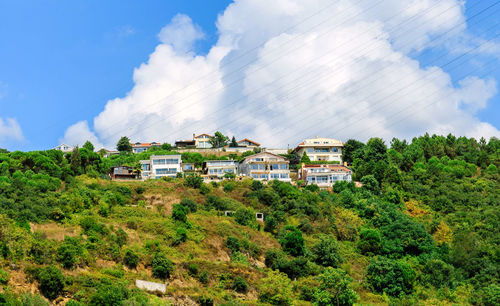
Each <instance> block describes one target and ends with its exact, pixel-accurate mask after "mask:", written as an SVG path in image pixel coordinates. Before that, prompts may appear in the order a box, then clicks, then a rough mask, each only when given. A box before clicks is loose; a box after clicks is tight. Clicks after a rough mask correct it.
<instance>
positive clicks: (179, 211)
mask: <svg viewBox="0 0 500 306" xmlns="http://www.w3.org/2000/svg"><path fill="white" fill-rule="evenodd" d="M172 218H173V219H174V220H176V221H180V222H184V223H186V222H187V216H186V208H185V207H184V206H182V205H180V204H174V208H173V210H172Z"/></svg>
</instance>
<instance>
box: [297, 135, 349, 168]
mask: <svg viewBox="0 0 500 306" xmlns="http://www.w3.org/2000/svg"><path fill="white" fill-rule="evenodd" d="M343 147H344V143H343V142H342V141H340V140H337V139H332V138H318V137H316V138H311V139H305V140H304V141H303V142H301V143H300V144H299V145H298V146H297V147H296V148H295V150H294V151H295V152H297V154H298V155H299V156H301V157H302V155H304V153H307V156H308V157H309V159H310V160H311V161H326V162H332V161H338V162H339V163H340V162H342V148H343Z"/></svg>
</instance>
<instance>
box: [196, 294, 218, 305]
mask: <svg viewBox="0 0 500 306" xmlns="http://www.w3.org/2000/svg"><path fill="white" fill-rule="evenodd" d="M197 300H198V304H199V305H200V306H213V305H214V299H212V298H211V297H208V296H200V297H198V299H197Z"/></svg>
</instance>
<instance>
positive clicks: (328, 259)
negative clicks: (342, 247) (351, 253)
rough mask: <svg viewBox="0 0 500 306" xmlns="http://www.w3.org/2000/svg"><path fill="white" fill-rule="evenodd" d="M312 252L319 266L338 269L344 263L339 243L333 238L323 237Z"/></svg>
mask: <svg viewBox="0 0 500 306" xmlns="http://www.w3.org/2000/svg"><path fill="white" fill-rule="evenodd" d="M311 251H312V253H313V254H314V261H315V262H316V263H317V264H318V265H322V266H325V267H334V268H336V267H338V266H339V265H340V264H341V263H342V262H343V260H342V257H341V256H340V254H339V246H338V244H337V241H336V240H335V239H334V238H333V237H331V236H328V235H321V236H320V238H319V242H318V243H316V244H315V245H314V246H313V247H312V250H311Z"/></svg>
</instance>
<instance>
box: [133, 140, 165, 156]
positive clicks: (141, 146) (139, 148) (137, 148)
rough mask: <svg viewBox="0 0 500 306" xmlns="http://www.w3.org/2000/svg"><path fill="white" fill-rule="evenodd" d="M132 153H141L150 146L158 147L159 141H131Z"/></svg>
mask: <svg viewBox="0 0 500 306" xmlns="http://www.w3.org/2000/svg"><path fill="white" fill-rule="evenodd" d="M131 145H132V153H134V154H137V153H142V152H145V151H147V150H148V149H149V148H151V147H159V146H161V144H160V143H158V142H151V143H149V142H148V143H141V142H136V143H132V144H131Z"/></svg>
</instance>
